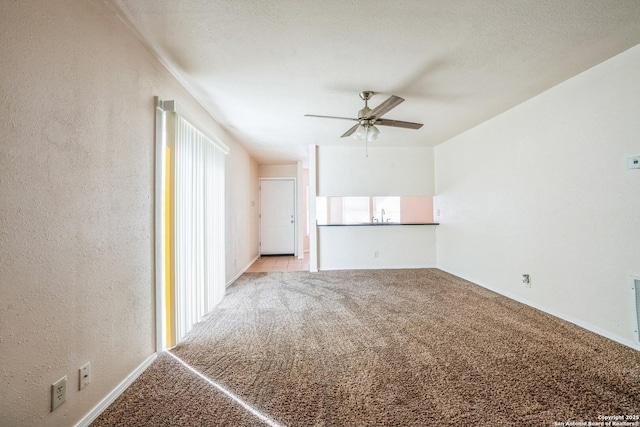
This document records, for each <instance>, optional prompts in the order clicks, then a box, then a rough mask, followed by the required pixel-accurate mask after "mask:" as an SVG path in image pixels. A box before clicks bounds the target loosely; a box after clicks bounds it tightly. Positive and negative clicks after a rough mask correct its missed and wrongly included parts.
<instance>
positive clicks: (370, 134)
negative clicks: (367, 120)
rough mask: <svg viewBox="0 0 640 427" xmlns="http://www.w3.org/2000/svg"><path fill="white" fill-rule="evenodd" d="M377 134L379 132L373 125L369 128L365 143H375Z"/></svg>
mask: <svg viewBox="0 0 640 427" xmlns="http://www.w3.org/2000/svg"><path fill="white" fill-rule="evenodd" d="M379 133H380V131H379V130H378V128H377V127H375V126H373V125H371V126H369V132H367V141H375V140H376V139H378V134H379Z"/></svg>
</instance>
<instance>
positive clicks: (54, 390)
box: [51, 375, 67, 412]
mask: <svg viewBox="0 0 640 427" xmlns="http://www.w3.org/2000/svg"><path fill="white" fill-rule="evenodd" d="M66 400H67V376H66V375H65V376H64V377H62V378H60V379H59V380H58V381H56V382H55V383H53V384H52V385H51V412H53V411H55V410H56V409H58V407H59V406H60V405H62V404H63V403H64V402H66Z"/></svg>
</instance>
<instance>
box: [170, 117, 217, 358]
mask: <svg viewBox="0 0 640 427" xmlns="http://www.w3.org/2000/svg"><path fill="white" fill-rule="evenodd" d="M166 144H167V162H166V168H167V178H168V179H167V189H168V191H167V193H166V194H167V203H166V210H167V213H168V215H167V224H168V227H167V245H166V253H167V266H168V267H167V270H166V271H167V274H166V281H167V291H166V299H167V301H168V304H167V315H166V317H167V324H168V325H167V330H168V331H169V334H168V337H167V345H168V346H171V345H174V344H176V343H178V342H180V341H181V340H182V339H183V338H184V336H185V335H186V334H187V333H188V332H189V331H190V330H191V328H192V327H193V325H194V324H195V323H197V322H199V321H200V320H201V319H202V317H203V316H204V315H205V314H207V313H208V312H209V311H211V309H212V308H213V306H214V305H215V304H217V303H218V302H219V301H220V300H221V299H222V298H223V296H224V293H225V285H226V284H225V236H224V229H225V220H224V211H225V209H224V200H225V195H224V188H225V183H224V177H225V173H224V163H225V154H226V153H227V152H228V151H227V149H226V147H224V146H223V145H222V144H218V143H216V142H214V141H213V140H211V139H210V138H208V137H207V136H206V135H205V134H204V133H202V132H201V131H199V130H198V129H197V128H195V127H194V126H193V125H191V124H190V123H189V122H187V121H186V120H185V119H184V118H182V117H180V116H179V115H178V114H176V113H175V112H169V113H167V117H166Z"/></svg>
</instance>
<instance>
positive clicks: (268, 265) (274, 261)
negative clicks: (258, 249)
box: [247, 252, 309, 273]
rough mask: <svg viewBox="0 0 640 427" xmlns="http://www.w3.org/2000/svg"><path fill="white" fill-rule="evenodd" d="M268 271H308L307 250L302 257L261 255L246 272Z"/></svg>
mask: <svg viewBox="0 0 640 427" xmlns="http://www.w3.org/2000/svg"><path fill="white" fill-rule="evenodd" d="M270 271H309V252H305V254H304V259H298V258H296V257H294V256H261V257H260V258H258V259H257V260H256V262H254V263H253V264H252V265H251V267H249V268H248V269H247V273H267V272H270Z"/></svg>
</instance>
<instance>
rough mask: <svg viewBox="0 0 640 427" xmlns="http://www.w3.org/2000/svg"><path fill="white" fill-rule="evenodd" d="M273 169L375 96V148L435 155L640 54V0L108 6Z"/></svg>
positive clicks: (169, 0)
mask: <svg viewBox="0 0 640 427" xmlns="http://www.w3.org/2000/svg"><path fill="white" fill-rule="evenodd" d="M104 1H105V2H106V3H107V4H109V5H110V6H111V7H112V8H113V9H114V10H115V11H116V13H118V14H119V15H120V16H121V18H122V19H123V20H124V21H125V22H127V23H128V25H130V27H131V28H132V29H133V30H134V31H135V32H137V33H138V36H139V37H140V38H141V39H142V41H143V43H145V44H146V45H147V46H148V47H149V48H150V49H151V50H152V51H153V52H154V53H155V54H156V55H157V56H158V57H159V58H160V59H161V61H163V62H164V64H165V65H166V66H167V67H168V68H169V69H170V70H171V71H172V72H173V73H174V75H176V77H178V79H179V80H180V81H181V82H182V83H183V84H185V86H186V87H187V88H188V89H189V90H190V91H191V93H192V94H193V95H194V96H195V97H196V98H197V99H198V100H199V101H200V102H201V103H202V104H203V106H204V107H205V108H206V109H207V110H208V111H209V112H210V113H211V114H212V115H213V116H214V118H215V119H216V120H217V121H218V122H219V123H220V124H221V125H222V126H223V127H225V128H226V129H227V131H228V132H229V133H230V134H232V135H233V136H234V137H236V138H237V139H238V141H240V143H242V144H243V146H244V147H246V148H247V150H248V151H249V152H250V153H251V154H252V155H253V156H254V157H255V158H256V159H257V160H258V162H259V163H265V164H267V163H284V162H293V161H295V160H303V161H304V160H306V159H307V150H308V148H307V147H308V145H309V144H317V145H338V144H342V145H356V144H362V143H361V142H358V141H355V140H353V139H351V138H342V139H341V138H340V135H342V133H343V132H344V131H346V130H347V129H348V128H349V127H351V125H352V123H351V122H348V121H341V120H328V119H317V118H308V117H304V114H320V115H333V116H346V117H355V116H357V112H358V110H359V109H361V108H362V107H363V101H362V100H361V99H360V98H359V97H358V93H359V92H360V91H362V90H372V91H374V92H376V95H374V97H373V98H372V100H371V102H370V106H371V107H373V106H376V105H377V104H379V103H380V102H382V101H384V100H385V99H386V98H387V97H388V96H389V95H390V94H394V95H398V96H401V97H403V98H405V100H406V101H405V102H404V103H402V104H401V105H400V106H398V107H396V108H395V109H393V110H392V111H391V112H389V113H388V114H386V115H385V118H389V119H396V120H405V121H416V122H420V123H424V126H423V127H422V128H421V129H420V130H408V129H396V128H389V127H380V131H381V133H380V137H379V138H378V140H377V141H375V143H374V144H376V145H381V146H414V145H420V146H434V145H437V144H439V143H441V142H444V141H446V140H447V139H449V138H451V137H453V136H455V135H457V134H460V133H462V132H464V131H465V130H467V129H469V128H471V127H473V126H475V125H477V124H479V123H481V122H483V121H485V120H487V119H489V118H491V117H494V116H495V115H497V114H500V113H501V112H503V111H506V110H508V109H509V108H511V107H513V106H515V105H517V104H519V103H521V102H523V101H525V100H527V99H529V98H531V97H533V96H535V95H537V94H539V93H540V92H542V91H544V90H546V89H548V88H550V87H552V86H554V85H556V84H558V83H560V82H562V81H564V80H566V79H568V78H570V77H572V76H574V75H576V74H578V73H580V72H582V71H584V70H586V69H588V68H590V67H592V66H594V65H596V64H598V63H600V62H602V61H604V60H606V59H608V58H610V57H612V56H615V55H616V54H618V53H620V52H622V51H624V50H626V49H628V48H630V47H632V46H634V45H636V44H638V43H640V1H638V0H536V1H525V0H504V1H498V0H494V1H480V0H468V1H461V0H457V1H456V0H453V1H452V0H447V1H444V0H406V1H389V0H386V1H379V0H352V1H348V0H341V1H336V0H327V1H316V0H314V1H309V0H272V1H264V0H236V1H232V0H104Z"/></svg>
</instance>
